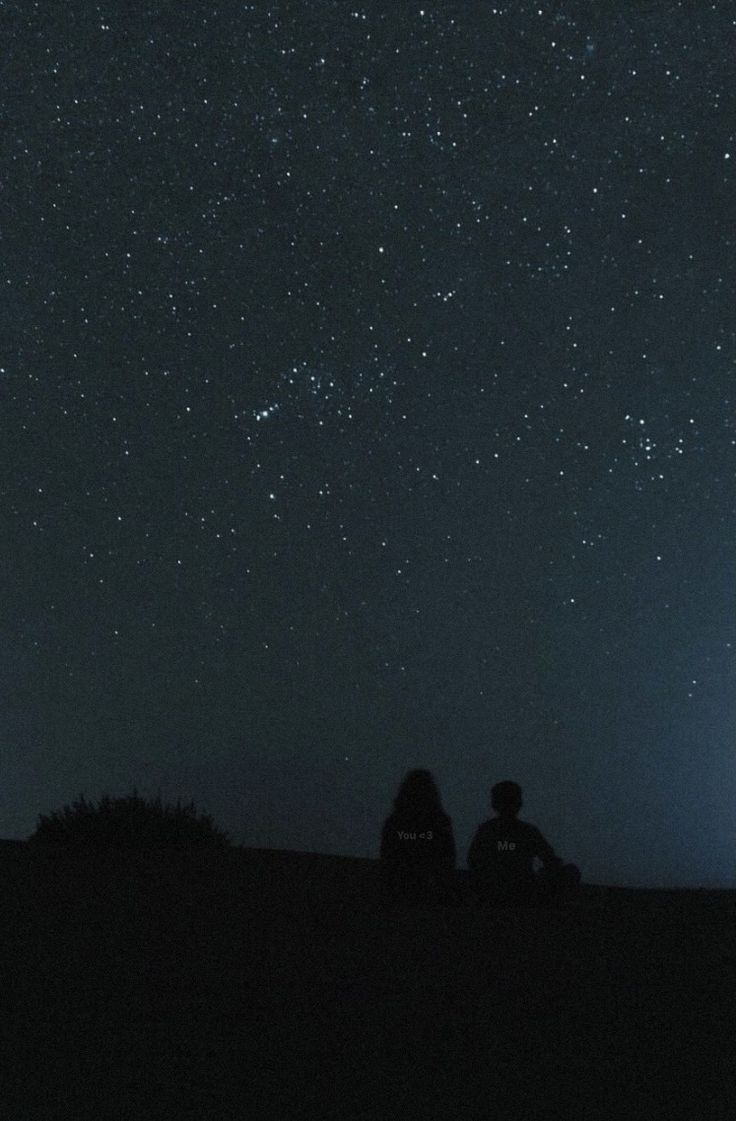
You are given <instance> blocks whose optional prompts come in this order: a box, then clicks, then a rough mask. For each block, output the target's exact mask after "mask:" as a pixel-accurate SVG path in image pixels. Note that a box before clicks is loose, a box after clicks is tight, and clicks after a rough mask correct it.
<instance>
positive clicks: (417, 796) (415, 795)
mask: <svg viewBox="0 0 736 1121" xmlns="http://www.w3.org/2000/svg"><path fill="white" fill-rule="evenodd" d="M427 811H428V812H431V813H437V812H438V811H439V812H441V811H442V801H441V799H440V794H439V791H438V789H437V786H436V785H435V781H434V779H433V778H432V775H431V774H430V772H429V771H423V770H414V771H409V772H408V774H407V775H406V776H405V777H404V779H403V781H402V783H401V786H400V787H399V790H398V793H397V795H396V797H395V798H394V812H395V813H417V812H419V813H423V812H427Z"/></svg>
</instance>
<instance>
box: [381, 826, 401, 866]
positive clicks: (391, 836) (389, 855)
mask: <svg viewBox="0 0 736 1121" xmlns="http://www.w3.org/2000/svg"><path fill="white" fill-rule="evenodd" d="M396 850H397V837H396V829H395V828H394V823H393V822H392V820H391V818H390V817H389V818H387V819H386V821H385V822H384V826H383V830H382V832H381V856H380V859H381V864H386V863H390V862H391V861H393V860H394V859H395V858H396Z"/></svg>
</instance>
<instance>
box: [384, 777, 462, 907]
mask: <svg viewBox="0 0 736 1121" xmlns="http://www.w3.org/2000/svg"><path fill="white" fill-rule="evenodd" d="M455 863H456V853H455V838H454V835H453V831H452V821H451V820H450V818H449V817H448V815H447V814H446V813H445V811H444V810H443V808H442V802H441V799H440V795H439V791H438V790H437V786H436V784H435V781H434V779H433V778H432V775H431V774H430V772H429V771H425V770H413V771H409V772H408V774H407V775H406V776H405V778H404V780H403V781H402V783H401V786H400V787H399V791H398V793H397V795H396V797H395V798H394V808H393V812H392V813H391V814H390V816H389V817H387V818H386V821H385V822H384V825H383V831H382V833H381V855H380V860H379V879H380V892H381V901H382V903H383V904H384V905H388V906H391V905H392V904H396V903H402V902H403V903H420V904H421V903H424V904H430V905H432V904H451V903H455V902H457V900H458V896H457V891H456V887H455Z"/></svg>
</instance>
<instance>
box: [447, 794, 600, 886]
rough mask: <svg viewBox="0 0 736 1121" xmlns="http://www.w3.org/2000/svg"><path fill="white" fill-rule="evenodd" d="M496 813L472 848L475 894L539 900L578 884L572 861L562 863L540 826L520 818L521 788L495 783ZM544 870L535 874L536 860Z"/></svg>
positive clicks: (480, 830) (493, 801) (470, 865)
mask: <svg viewBox="0 0 736 1121" xmlns="http://www.w3.org/2000/svg"><path fill="white" fill-rule="evenodd" d="M491 804H492V807H493V809H494V810H496V813H497V816H496V817H493V818H490V819H489V820H488V821H484V822H483V824H482V825H481V826H479V828H478V830H477V832H476V834H475V836H474V838H473V840H472V842H471V845H470V849H469V851H468V872H469V878H470V884H471V889H472V891H473V894H474V895H475V897H476V898H478V899H480V900H485V901H489V902H499V903H500V902H527V901H528V902H537V901H539V900H541V899H543V898H553V897H561V896H562V894H564V893H565V892H567V894H569V893H570V891H569V889H571V888H573V887H575V886H577V884H578V883H579V882H580V872H579V870H578V869H577V868H576V867H575V866H574V865H564V864H563V862H562V860H561V859H560V857H559V856H557V854H556V853H555V851H554V849H553V848H552V846H551V845H550V844H549V842H548V841H546V840H545V838H544V837H543V836H542V834H541V832H540V831H539V829H538V828H537V827H536V825H532V824H531V823H530V822H527V821H519V820H518V817H517V814H518V812H519V810H520V809H521V806H522V804H523V803H522V799H521V787H520V786H519V785H518V784H517V783H513V782H502V783H497V784H496V786H494V787H493V790H492V792H491ZM535 857H536V858H537V859H538V860H540V861H541V863H542V866H543V871H542V873H541V874H537V873H535V870H534V859H535Z"/></svg>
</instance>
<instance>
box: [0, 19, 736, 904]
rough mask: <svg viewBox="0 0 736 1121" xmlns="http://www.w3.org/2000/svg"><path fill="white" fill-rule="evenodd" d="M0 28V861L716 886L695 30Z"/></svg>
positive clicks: (706, 234) (724, 723)
mask: <svg viewBox="0 0 736 1121" xmlns="http://www.w3.org/2000/svg"><path fill="white" fill-rule="evenodd" d="M0 22H1V24H2V30H3V44H4V49H3V61H2V69H3V81H2V84H1V87H0V105H1V111H2V125H3V128H2V134H1V135H2V177H1V180H0V188H1V194H0V198H1V202H2V215H3V218H2V225H1V227H0V236H1V237H2V253H1V254H0V290H1V291H2V299H1V300H0V564H1V565H2V578H3V589H4V595H3V599H2V658H0V681H1V682H2V708H1V709H0V752H1V754H0V759H1V760H2V767H1V769H0V774H1V780H2V781H1V782H0V834H1V835H3V836H5V837H25V836H28V835H29V833H31V832H32V831H33V829H34V828H35V826H36V824H37V821H38V815H39V814H41V813H44V814H47V813H51V812H52V811H53V810H56V809H59V808H61V807H62V806H63V805H66V804H71V803H72V802H73V801H74V800H75V799H76V798H78V797H79V795H80V793H84V795H85V796H86V797H87V798H88V799H99V798H100V797H101V796H102V795H103V794H105V793H108V794H110V795H111V796H115V795H124V794H127V793H130V792H131V791H132V789H133V787H134V786H136V787H137V789H138V792H139V793H140V794H143V795H145V796H146V797H155V796H156V795H157V794H158V793H159V792H161V795H162V798H163V799H164V800H165V801H171V802H176V799H177V798H178V797H181V798H182V801H183V802H188V801H189V800H190V799H193V800H194V802H195V804H196V807H197V810H198V812H199V811H202V812H206V813H208V814H210V815H211V816H212V818H213V819H214V821H215V823H216V824H218V825H219V826H220V827H221V828H223V829H226V830H227V831H229V833H230V835H231V838H232V839H233V841H234V842H236V843H239V844H248V845H257V846H268V847H275V848H296V849H306V850H312V851H317V852H326V853H327V852H335V853H343V854H346V855H355V856H370V857H374V856H377V854H378V845H379V838H380V830H381V826H382V823H383V820H384V818H385V816H386V815H387V814H388V813H389V811H390V808H391V801H392V799H393V796H394V794H395V792H396V789H397V786H398V784H399V782H400V780H401V778H402V777H403V775H404V773H405V772H406V770H407V769H408V768H410V767H416V766H419V767H427V768H429V769H430V770H431V771H432V772H433V774H434V776H435V778H436V780H437V783H438V785H439V788H440V792H441V794H442V797H443V802H444V806H445V809H446V810H447V812H448V813H449V814H450V816H451V817H452V819H453V823H454V827H455V835H456V841H457V845H458V853H459V865H460V866H464V865H465V855H466V853H467V847H468V844H469V842H470V840H471V838H472V835H473V832H474V831H475V829H476V827H477V825H478V824H479V823H480V822H481V821H482V820H483V819H484V818H486V817H488V816H489V814H490V809H489V805H488V792H489V789H490V786H491V785H492V784H493V783H494V782H497V781H499V780H502V779H512V780H514V781H517V782H519V783H520V784H521V785H522V787H523V789H524V803H525V804H524V809H523V810H522V812H521V815H520V816H521V817H522V818H524V819H525V820H528V821H532V822H534V823H535V824H536V825H538V826H539V828H540V829H541V830H542V832H543V833H544V834H545V835H546V836H547V838H548V839H549V840H550V842H551V843H552V844H553V846H554V847H555V849H556V850H557V851H558V853H560V855H561V856H562V857H563V858H564V859H566V860H574V861H575V862H576V863H577V864H578V865H579V866H580V868H581V870H582V873H583V878H584V879H587V880H589V881H590V882H599V883H604V882H606V883H612V884H622V885H630V886H713V887H717V886H721V887H732V886H736V776H735V774H734V749H735V748H736V701H735V698H736V694H735V691H734V685H735V684H736V680H735V673H734V654H735V653H736V571H735V567H734V559H735V553H734V546H735V545H736V533H735V530H736V488H735V482H736V480H735V474H734V467H735V465H736V383H735V381H734V374H735V373H736V366H735V361H736V345H735V343H736V331H735V327H736V314H735V313H736V285H735V280H736V270H735V268H734V259H735V254H736V246H735V244H734V238H735V233H734V231H735V230H736V204H735V195H734V187H735V182H734V166H736V138H735V136H734V131H733V123H734V121H736V87H734V83H733V57H734V40H735V39H736V19H735V17H734V10H733V5H732V4H730V3H728V2H721V3H706V2H703V3H699V4H693V3H685V2H682V3H677V2H674V0H668V2H656V0H652V2H647V3H642V2H641V0H620V2H617V3H616V4H597V3H596V4H594V3H589V2H582V0H570V2H560V0H557V2H554V3H551V2H547V0H536V2H535V3H526V2H525V0H515V2H514V3H506V4H504V3H501V2H500V0H498V2H497V3H495V5H494V4H493V3H490V2H487V0H475V2H470V0H465V2H453V0H450V2H445V0H443V2H442V3H439V2H436V3H432V4H430V3H426V2H425V3H423V0H416V2H415V0H412V2H410V3H409V2H406V3H404V2H403V0H398V2H397V0H392V2H391V3H357V2H356V3H354V2H353V0H345V2H342V0H299V2H297V0H281V2H273V3H267V2H266V0H260V2H258V3H251V4H248V3H241V2H238V3H235V2H232V0H230V2H227V0H223V2H218V3H217V4H205V3H202V2H200V0H188V2H187V3H186V4H182V3H181V2H180V0H157V2H156V3H155V4H153V3H151V2H148V3H144V2H141V3H136V2H134V0H128V2H126V3H117V4H113V3H106V4H98V3H87V2H86V0H85V2H82V0H68V2H67V3H65V4H63V5H60V4H56V3H52V2H49V0H38V2H35V3H20V2H19V0H17V2H14V3H5V4H3V6H2V12H1V13H0Z"/></svg>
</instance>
